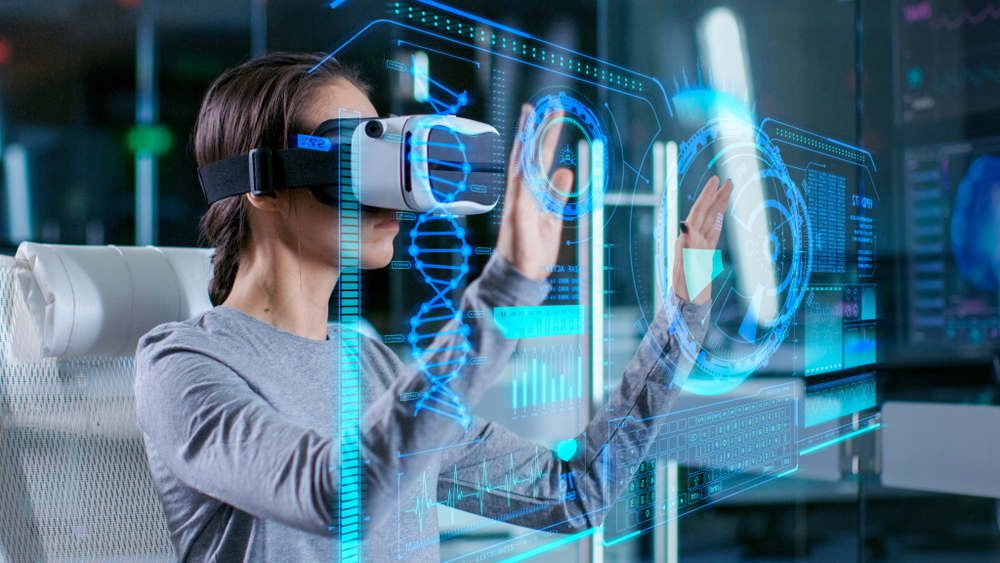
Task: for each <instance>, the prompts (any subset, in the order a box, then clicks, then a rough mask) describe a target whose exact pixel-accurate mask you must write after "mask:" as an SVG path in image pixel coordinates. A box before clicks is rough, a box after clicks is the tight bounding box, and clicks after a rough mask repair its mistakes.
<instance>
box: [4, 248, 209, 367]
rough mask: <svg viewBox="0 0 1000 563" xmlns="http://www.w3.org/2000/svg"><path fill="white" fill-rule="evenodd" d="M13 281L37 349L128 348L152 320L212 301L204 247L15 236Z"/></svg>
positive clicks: (117, 351)
mask: <svg viewBox="0 0 1000 563" xmlns="http://www.w3.org/2000/svg"><path fill="white" fill-rule="evenodd" d="M16 259H17V260H18V264H19V268H18V272H17V279H18V284H19V285H20V288H21V293H22V294H23V295H24V298H25V301H26V302H27V304H28V310H29V311H30V312H31V318H32V319H33V320H34V324H35V330H36V332H37V333H38V339H39V341H40V342H41V354H42V356H43V357H47V358H48V357H59V358H76V357H83V356H100V357H116V356H132V355H135V349H136V346H137V345H138V343H139V338H141V337H142V335H144V334H146V333H147V332H149V331H150V330H151V329H152V328H153V327H155V326H157V325H159V324H163V323H167V322H172V321H182V320H185V319H189V318H191V317H194V316H196V315H199V314H201V313H203V312H205V311H207V310H209V309H211V308H212V303H211V301H210V300H209V298H208V283H209V281H211V279H212V250H211V249H202V248H158V247H153V246H145V247H129V246H70V245H59V244H38V243H33V242H25V243H22V244H21V246H20V247H18V249H17V256H16Z"/></svg>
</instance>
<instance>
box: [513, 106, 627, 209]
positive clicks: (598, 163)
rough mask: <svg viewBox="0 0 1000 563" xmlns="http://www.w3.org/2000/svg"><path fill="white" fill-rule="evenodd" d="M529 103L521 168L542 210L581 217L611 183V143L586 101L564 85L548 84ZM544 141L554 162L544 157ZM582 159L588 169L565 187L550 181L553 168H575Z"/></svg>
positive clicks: (523, 137) (523, 136)
mask: <svg viewBox="0 0 1000 563" xmlns="http://www.w3.org/2000/svg"><path fill="white" fill-rule="evenodd" d="M533 105H534V107H533V109H532V111H531V113H530V114H529V115H528V120H527V123H526V126H525V130H524V132H523V133H522V137H521V142H522V144H523V145H522V146H523V147H524V148H523V150H522V151H521V167H522V169H523V170H524V171H525V176H526V178H528V183H529V184H530V186H531V191H532V193H534V195H535V199H536V200H537V201H538V203H539V205H540V207H541V208H542V209H543V210H544V211H546V212H549V213H552V214H553V215H556V216H558V217H560V218H562V219H564V220H575V219H579V218H580V217H582V216H584V215H586V214H588V213H590V212H591V211H592V210H593V208H594V198H595V195H596V194H603V193H605V192H606V191H607V188H608V186H609V185H610V182H611V176H612V170H610V167H609V166H608V165H607V163H611V162H614V159H613V158H612V156H613V155H612V151H613V146H612V143H610V142H609V136H608V134H607V133H606V132H605V131H606V128H605V127H604V124H603V123H602V120H601V118H600V117H599V116H598V113H597V111H596V110H595V109H594V108H593V107H592V105H591V104H590V102H589V101H587V100H586V99H585V98H584V97H583V96H582V95H580V94H578V93H577V92H574V91H572V90H569V91H568V89H567V88H558V89H555V88H550V89H546V90H545V91H543V93H542V94H541V95H539V96H536V97H535V99H534V100H533ZM552 135H558V139H552V138H551V136H552ZM545 143H556V145H555V146H556V151H555V159H554V161H553V162H552V163H547V162H543V159H542V146H543V145H544V144H545ZM584 151H585V152H586V154H585V155H581V154H580V153H581V152H584ZM583 163H587V164H588V165H589V169H590V170H591V173H589V174H584V175H582V178H579V179H578V181H576V182H575V183H574V184H573V187H572V188H571V189H570V190H569V191H566V190H562V189H560V188H558V187H557V186H555V185H553V184H552V182H551V181H550V179H551V178H552V173H553V172H554V171H555V169H557V168H559V167H561V166H565V167H569V168H573V169H577V168H578V167H579V166H580V165H582V164H583Z"/></svg>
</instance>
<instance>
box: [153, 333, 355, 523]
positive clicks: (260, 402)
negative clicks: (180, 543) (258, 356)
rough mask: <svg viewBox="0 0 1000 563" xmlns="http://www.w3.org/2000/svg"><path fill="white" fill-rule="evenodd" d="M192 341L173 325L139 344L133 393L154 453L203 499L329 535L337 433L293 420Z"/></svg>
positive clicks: (334, 489) (333, 494)
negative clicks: (332, 435) (325, 432)
mask: <svg viewBox="0 0 1000 563" xmlns="http://www.w3.org/2000/svg"><path fill="white" fill-rule="evenodd" d="M186 341H187V339H186V338H184V337H183V336H180V335H178V334H177V333H176V332H175V331H171V330H169V329H168V330H166V331H161V332H158V333H152V334H150V335H148V336H146V337H145V338H144V342H143V344H142V345H141V346H140V354H139V355H138V356H137V358H136V360H137V361H136V379H135V386H136V389H135V395H136V409H137V412H138V415H139V426H140V427H141V428H142V430H143V434H144V435H145V438H146V447H147V449H152V450H154V451H155V454H156V456H157V457H158V458H159V459H161V460H162V461H163V462H164V463H165V464H166V466H167V468H168V469H169V470H170V471H171V472H172V473H173V474H174V475H175V476H176V477H177V479H179V480H180V481H181V482H183V483H184V484H185V485H187V486H189V487H191V488H193V489H195V490H197V491H199V492H201V493H202V494H205V495H208V496H210V497H212V498H215V499H217V500H219V501H221V502H224V503H226V504H229V505H231V506H233V507H235V508H237V509H239V510H242V511H244V512H247V513H250V514H253V515H255V516H257V517H260V518H264V519H267V520H273V521H277V522H280V523H282V524H284V525H287V526H291V527H293V528H296V529H299V530H303V531H307V532H312V533H322V534H327V533H328V531H327V530H328V527H329V526H335V525H336V515H335V514H334V513H333V507H334V506H336V504H335V502H336V500H337V495H338V491H337V489H336V486H335V483H336V481H334V479H333V475H332V474H331V473H330V472H329V471H328V470H327V469H328V467H329V466H330V461H331V456H332V453H333V442H332V440H331V439H330V437H329V436H326V435H323V434H320V433H318V432H316V431H314V430H311V429H308V428H303V427H302V426H299V425H297V424H294V423H293V422H291V421H289V420H288V419H287V418H286V417H284V416H283V415H282V414H281V413H279V412H278V411H276V410H275V409H274V408H273V407H271V406H270V405H269V404H268V403H267V402H266V401H265V400H264V399H263V398H262V397H261V396H260V395H258V394H257V393H255V392H254V391H253V390H252V389H251V388H250V386H249V385H247V383H246V381H245V380H244V379H243V378H241V377H240V376H239V375H238V374H237V373H236V372H235V371H233V370H232V369H230V368H229V367H227V366H226V365H225V364H223V363H222V362H221V361H219V360H217V359H215V358H212V357H209V356H208V355H206V354H204V353H203V352H202V351H200V350H198V349H196V348H195V347H193V346H192V345H190V344H188V343H187V342H186ZM144 351H145V352H146V353H143V352H144ZM165 374H169V376H168V377H165V376H164V375H165Z"/></svg>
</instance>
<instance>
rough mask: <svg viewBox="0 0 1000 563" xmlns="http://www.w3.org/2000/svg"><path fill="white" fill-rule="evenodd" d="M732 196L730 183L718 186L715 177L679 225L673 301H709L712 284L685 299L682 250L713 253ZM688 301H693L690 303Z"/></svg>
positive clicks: (675, 250) (716, 177) (685, 285)
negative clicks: (678, 299)
mask: <svg viewBox="0 0 1000 563" xmlns="http://www.w3.org/2000/svg"><path fill="white" fill-rule="evenodd" d="M732 193H733V181H732V180H726V182H725V183H724V184H722V185H721V186H720V185H719V177H718V176H712V177H711V178H710V179H709V180H708V183H707V184H705V189H703V190H701V195H699V196H698V199H697V200H695V202H694V205H693V206H692V207H691V212H690V213H688V216H687V219H686V220H684V222H683V223H681V225H682V226H681V232H680V235H679V236H678V237H677V242H676V243H675V244H674V256H675V258H674V271H673V285H674V293H675V294H676V295H677V297H679V298H681V299H683V300H685V301H691V302H693V303H699V304H700V303H708V300H709V299H710V298H711V297H712V284H708V287H706V288H705V289H703V290H702V291H701V293H699V294H698V295H696V296H690V295H688V290H687V282H686V281H685V279H684V249H685V248H698V249H703V250H715V247H716V245H718V244H719V235H720V234H722V220H723V219H724V218H725V216H726V206H728V205H729V196H730V195H732ZM692 297H694V298H693V299H692Z"/></svg>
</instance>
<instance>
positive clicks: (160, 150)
mask: <svg viewBox="0 0 1000 563" xmlns="http://www.w3.org/2000/svg"><path fill="white" fill-rule="evenodd" d="M173 144H174V138H173V135H171V134H170V131H169V130H168V129H167V128H166V127H165V126H164V125H160V124H155V125H138V124H137V125H134V126H132V128H131V129H129V130H128V133H126V134H125V145H126V146H128V149H129V150H130V151H132V152H133V153H143V154H151V155H154V156H159V155H162V154H164V153H166V152H167V151H169V150H170V147H171V146H173Z"/></svg>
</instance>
